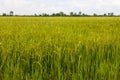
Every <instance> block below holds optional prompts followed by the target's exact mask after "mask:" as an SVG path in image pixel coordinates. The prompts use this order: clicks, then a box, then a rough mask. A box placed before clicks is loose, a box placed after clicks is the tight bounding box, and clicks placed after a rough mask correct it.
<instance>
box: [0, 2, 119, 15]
mask: <svg viewBox="0 0 120 80" xmlns="http://www.w3.org/2000/svg"><path fill="white" fill-rule="evenodd" d="M10 10H13V11H14V12H15V13H16V14H34V13H37V14H39V13H43V12H46V13H53V12H59V11H64V12H66V13H69V12H70V11H74V12H78V11H82V12H85V13H88V14H92V13H98V14H102V13H107V12H115V13H116V14H120V1H119V0H0V13H1V14H2V12H5V11H10Z"/></svg>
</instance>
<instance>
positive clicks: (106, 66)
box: [0, 17, 120, 80]
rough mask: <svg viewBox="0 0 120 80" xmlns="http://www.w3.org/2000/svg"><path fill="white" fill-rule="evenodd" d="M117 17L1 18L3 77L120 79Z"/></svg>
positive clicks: (0, 75) (0, 64)
mask: <svg viewBox="0 0 120 80" xmlns="http://www.w3.org/2000/svg"><path fill="white" fill-rule="evenodd" d="M119 22H120V18H119V17H89V18H88V17H79V18H77V17H70V18H69V17H68V18H67V17H0V80H119V78H120V23H119Z"/></svg>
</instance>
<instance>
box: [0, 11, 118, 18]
mask: <svg viewBox="0 0 120 80" xmlns="http://www.w3.org/2000/svg"><path fill="white" fill-rule="evenodd" d="M13 13H14V12H13V11H10V13H9V14H6V13H3V14H2V15H1V16H36V17H37V16H43V17H45V16H72V17H73V16H76V17H79V16H120V15H114V13H113V12H111V13H104V14H102V15H99V14H96V13H93V14H92V15H89V14H85V13H83V12H81V11H80V12H77V13H76V12H70V13H69V14H66V13H64V12H62V11H60V12H58V13H52V14H48V13H42V14H34V15H14V14H13Z"/></svg>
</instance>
